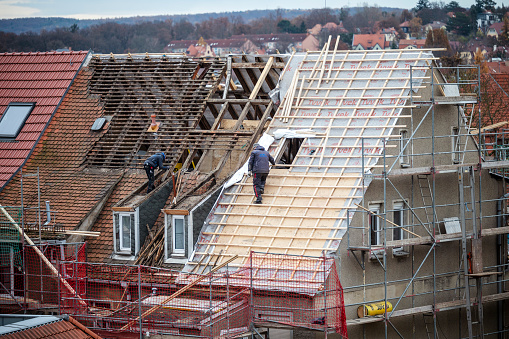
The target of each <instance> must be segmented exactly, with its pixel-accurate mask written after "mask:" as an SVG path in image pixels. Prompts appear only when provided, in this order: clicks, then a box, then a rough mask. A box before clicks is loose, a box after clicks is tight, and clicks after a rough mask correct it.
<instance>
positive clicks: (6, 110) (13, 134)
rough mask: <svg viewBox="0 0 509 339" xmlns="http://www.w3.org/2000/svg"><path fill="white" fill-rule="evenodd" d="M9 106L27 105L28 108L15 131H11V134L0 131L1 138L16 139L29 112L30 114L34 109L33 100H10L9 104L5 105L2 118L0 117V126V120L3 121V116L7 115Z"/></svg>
mask: <svg viewBox="0 0 509 339" xmlns="http://www.w3.org/2000/svg"><path fill="white" fill-rule="evenodd" d="M11 107H29V109H28V112H27V114H26V116H25V118H24V119H23V120H22V121H21V123H20V124H19V126H18V129H17V130H16V132H15V133H12V134H1V133H0V138H2V139H16V138H17V137H18V135H19V133H20V132H21V130H22V129H23V126H25V123H26V121H27V119H28V117H29V116H30V114H32V111H33V110H34V107H35V102H10V103H9V105H8V106H7V108H6V109H5V111H4V112H3V114H2V118H0V126H1V125H2V122H3V121H4V119H5V117H6V116H7V113H8V112H9V109H10V108H11Z"/></svg>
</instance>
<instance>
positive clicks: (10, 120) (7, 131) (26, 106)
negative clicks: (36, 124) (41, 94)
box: [0, 102, 35, 139]
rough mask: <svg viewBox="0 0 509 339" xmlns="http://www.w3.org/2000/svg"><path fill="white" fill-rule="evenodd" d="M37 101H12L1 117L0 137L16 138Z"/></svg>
mask: <svg viewBox="0 0 509 339" xmlns="http://www.w3.org/2000/svg"><path fill="white" fill-rule="evenodd" d="M34 107H35V103H33V102H30V103H25V102H11V103H10V104H9V106H7V109H6V110H5V112H4V114H3V115H2V118H1V119H0V138H12V139H14V138H16V137H17V136H18V134H19V132H21V129H22V128H23V125H24V124H25V121H26V120H27V119H28V116H29V115H30V113H31V112H32V110H33V109H34Z"/></svg>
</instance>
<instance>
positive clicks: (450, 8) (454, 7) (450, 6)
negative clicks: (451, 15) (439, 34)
mask: <svg viewBox="0 0 509 339" xmlns="http://www.w3.org/2000/svg"><path fill="white" fill-rule="evenodd" d="M444 8H445V10H447V11H448V12H456V11H458V10H461V7H460V4H459V3H458V2H457V1H451V2H449V3H448V4H447V5H445V7H444Z"/></svg>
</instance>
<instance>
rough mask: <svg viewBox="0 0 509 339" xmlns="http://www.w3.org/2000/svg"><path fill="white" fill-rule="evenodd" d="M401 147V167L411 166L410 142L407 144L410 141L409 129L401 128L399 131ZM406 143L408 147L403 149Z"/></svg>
mask: <svg viewBox="0 0 509 339" xmlns="http://www.w3.org/2000/svg"><path fill="white" fill-rule="evenodd" d="M399 136H400V138H399V149H400V152H401V155H400V156H399V163H400V164H401V167H409V166H410V156H409V154H410V143H409V144H408V145H407V142H408V131H407V130H400V131H399ZM405 145H406V148H405V149H403V148H404V147H405Z"/></svg>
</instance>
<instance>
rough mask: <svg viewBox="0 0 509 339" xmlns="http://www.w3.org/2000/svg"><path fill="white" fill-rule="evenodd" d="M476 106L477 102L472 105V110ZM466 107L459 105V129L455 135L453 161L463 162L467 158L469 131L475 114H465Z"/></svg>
mask: <svg viewBox="0 0 509 339" xmlns="http://www.w3.org/2000/svg"><path fill="white" fill-rule="evenodd" d="M465 106H466V105H465ZM465 106H464V107H465ZM474 106H475V104H473V105H472V108H471V112H473V111H474ZM464 107H458V129H457V133H456V134H455V136H454V138H455V139H456V140H454V153H453V162H455V163H458V164H462V163H463V162H464V160H465V153H466V150H467V143H468V139H469V131H470V128H471V126H472V117H473V114H470V115H469V116H465V108H464Z"/></svg>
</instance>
